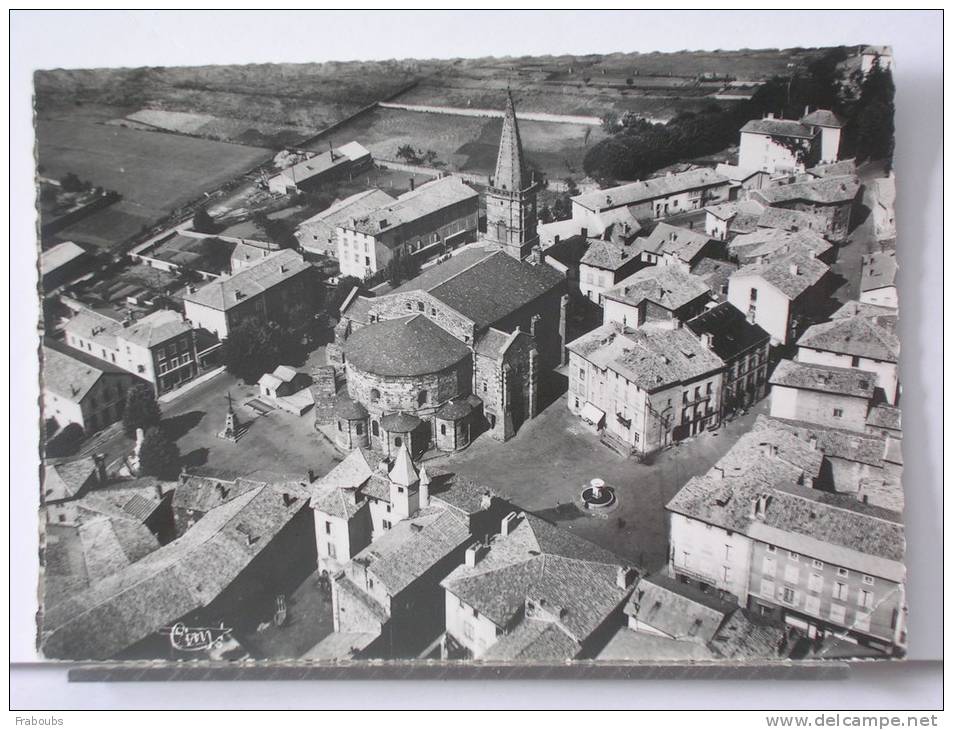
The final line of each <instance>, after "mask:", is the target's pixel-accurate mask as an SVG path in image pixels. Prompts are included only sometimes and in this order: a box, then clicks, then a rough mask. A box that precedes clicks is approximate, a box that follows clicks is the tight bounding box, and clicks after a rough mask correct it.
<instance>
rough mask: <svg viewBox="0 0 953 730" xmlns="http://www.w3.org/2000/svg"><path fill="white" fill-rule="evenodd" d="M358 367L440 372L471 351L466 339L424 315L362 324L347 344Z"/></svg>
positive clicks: (395, 372) (386, 372) (400, 373)
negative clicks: (462, 340) (461, 339)
mask: <svg viewBox="0 0 953 730" xmlns="http://www.w3.org/2000/svg"><path fill="white" fill-rule="evenodd" d="M344 353H345V356H346V357H347V360H348V362H349V363H350V364H351V365H353V366H354V367H356V368H357V369H358V370H361V371H363V372H367V373H374V374H375V375H381V376H385V377H411V376H416V375H426V374H428V373H439V372H441V371H442V370H446V369H447V368H449V367H452V366H453V365H456V364H457V363H458V362H460V361H461V360H463V359H464V358H466V357H467V356H468V355H469V354H470V348H468V347H467V346H466V345H465V344H463V342H461V341H460V340H458V339H457V338H456V337H454V336H453V335H451V334H450V333H449V332H447V331H446V330H445V329H443V328H442V327H440V326H439V325H437V324H435V323H433V322H432V321H431V320H429V319H427V318H426V317H424V316H422V315H412V316H410V317H400V318H398V319H390V320H385V321H383V322H375V323H374V324H370V325H367V326H366V327H361V328H360V329H359V330H357V331H356V332H355V333H354V334H352V335H351V336H350V337H349V338H348V340H347V342H346V343H345V345H344Z"/></svg>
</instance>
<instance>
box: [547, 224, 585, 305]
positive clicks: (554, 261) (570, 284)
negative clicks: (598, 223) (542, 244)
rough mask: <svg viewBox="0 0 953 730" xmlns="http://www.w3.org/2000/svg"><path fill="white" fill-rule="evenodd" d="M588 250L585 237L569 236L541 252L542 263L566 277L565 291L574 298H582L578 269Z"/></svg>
mask: <svg viewBox="0 0 953 730" xmlns="http://www.w3.org/2000/svg"><path fill="white" fill-rule="evenodd" d="M588 250H589V239H588V238H586V237H585V236H569V237H568V238H565V239H563V240H561V241H559V242H558V243H554V244H552V245H551V246H549V248H544V249H543V251H542V255H543V263H545V264H546V265H547V266H550V267H552V268H553V269H555V270H556V271H558V272H559V273H560V274H562V275H563V276H565V277H566V284H567V287H566V288H567V290H568V291H569V292H570V293H571V294H572V295H573V296H576V295H577V293H578V295H579V296H584V295H585V293H584V292H583V291H582V286H581V285H580V281H581V279H580V275H579V268H580V263H581V262H582V257H583V256H585V255H586V251H588Z"/></svg>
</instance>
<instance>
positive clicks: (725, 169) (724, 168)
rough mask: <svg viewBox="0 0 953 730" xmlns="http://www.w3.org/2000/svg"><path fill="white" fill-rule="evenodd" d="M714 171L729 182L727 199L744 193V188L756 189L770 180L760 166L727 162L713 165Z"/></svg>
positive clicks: (768, 173) (768, 175)
mask: <svg viewBox="0 0 953 730" xmlns="http://www.w3.org/2000/svg"><path fill="white" fill-rule="evenodd" d="M715 172H716V173H717V174H719V175H722V176H724V177H726V178H728V181H729V182H730V183H731V191H730V193H729V199H736V198H738V197H740V196H741V195H743V194H744V191H745V190H758V189H760V188H762V187H764V186H765V185H767V184H768V182H769V181H770V180H771V174H772V173H770V172H768V171H767V170H762V169H761V168H755V169H748V168H743V167H740V166H738V165H731V164H729V163H727V162H719V163H718V164H717V165H715Z"/></svg>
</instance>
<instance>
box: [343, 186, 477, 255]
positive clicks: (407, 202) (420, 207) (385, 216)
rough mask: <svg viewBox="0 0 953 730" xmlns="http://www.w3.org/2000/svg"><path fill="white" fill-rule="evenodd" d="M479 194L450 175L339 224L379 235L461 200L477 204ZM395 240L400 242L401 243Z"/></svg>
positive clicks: (350, 228) (346, 228)
mask: <svg viewBox="0 0 953 730" xmlns="http://www.w3.org/2000/svg"><path fill="white" fill-rule="evenodd" d="M478 197H479V193H478V192H477V191H476V190H474V189H473V188H471V187H470V186H469V185H467V184H466V183H464V182H463V181H462V180H461V179H460V178H458V177H455V176H453V175H448V176H446V177H442V178H439V179H437V180H431V181H430V182H427V183H424V184H423V185H420V186H418V187H417V188H416V189H414V190H409V191H407V192H406V193H404V194H402V195H399V196H398V197H397V199H396V200H395V201H393V202H392V203H387V204H384V205H382V206H380V207H379V208H377V209H375V210H372V211H369V212H367V213H365V214H363V215H361V216H360V217H354V218H348V219H347V220H345V221H342V222H340V223H339V224H338V226H339V227H340V228H343V229H345V230H352V231H357V232H358V233H363V234H368V235H371V236H378V235H380V234H381V233H384V232H386V231H390V230H393V229H395V228H399V227H400V226H403V225H405V224H407V223H412V222H413V221H416V220H419V219H421V218H423V217H425V216H428V215H430V214H432V213H436V212H437V211H439V210H442V209H444V208H447V207H449V206H451V205H456V204H457V203H462V202H464V201H468V200H472V201H474V204H476V199H477V198H478ZM394 243H395V245H396V244H397V243H400V242H399V241H394Z"/></svg>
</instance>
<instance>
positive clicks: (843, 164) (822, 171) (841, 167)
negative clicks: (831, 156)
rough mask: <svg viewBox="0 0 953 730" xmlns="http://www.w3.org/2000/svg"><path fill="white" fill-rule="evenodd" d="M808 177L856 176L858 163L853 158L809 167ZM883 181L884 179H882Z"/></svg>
mask: <svg viewBox="0 0 953 730" xmlns="http://www.w3.org/2000/svg"><path fill="white" fill-rule="evenodd" d="M806 172H807V174H808V175H813V176H814V177H836V176H838V175H856V174H857V161H856V160H854V159H853V158H850V159H847V160H838V161H837V162H825V163H823V164H821V165H815V166H814V167H809V168H808V169H807V170H806ZM880 179H882V178H880Z"/></svg>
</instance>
